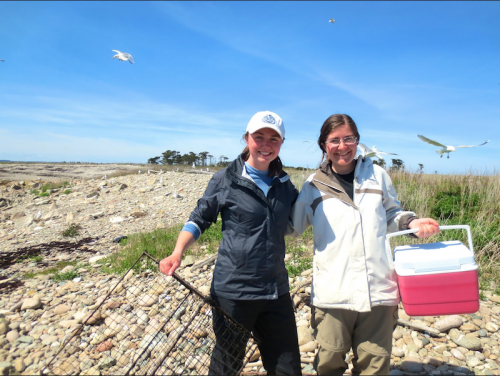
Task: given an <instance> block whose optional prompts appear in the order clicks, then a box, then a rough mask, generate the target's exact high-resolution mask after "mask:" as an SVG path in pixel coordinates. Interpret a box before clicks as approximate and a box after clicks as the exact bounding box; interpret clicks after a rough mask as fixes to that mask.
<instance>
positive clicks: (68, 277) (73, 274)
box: [50, 270, 80, 282]
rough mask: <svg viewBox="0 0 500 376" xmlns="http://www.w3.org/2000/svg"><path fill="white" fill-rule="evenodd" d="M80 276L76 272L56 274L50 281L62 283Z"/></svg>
mask: <svg viewBox="0 0 500 376" xmlns="http://www.w3.org/2000/svg"><path fill="white" fill-rule="evenodd" d="M79 276H80V275H79V274H78V273H77V272H76V271H74V270H72V271H70V272H66V273H56V274H54V275H53V276H52V277H50V279H51V280H53V281H56V282H61V281H68V280H71V279H73V278H76V277H79Z"/></svg>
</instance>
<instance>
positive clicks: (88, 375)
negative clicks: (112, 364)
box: [80, 366, 101, 376]
mask: <svg viewBox="0 0 500 376" xmlns="http://www.w3.org/2000/svg"><path fill="white" fill-rule="evenodd" d="M80 375H83V376H100V375H101V371H100V370H99V369H98V368H97V366H95V367H91V368H88V369H86V370H85V371H82V373H80Z"/></svg>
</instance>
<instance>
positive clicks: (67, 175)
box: [0, 162, 161, 181]
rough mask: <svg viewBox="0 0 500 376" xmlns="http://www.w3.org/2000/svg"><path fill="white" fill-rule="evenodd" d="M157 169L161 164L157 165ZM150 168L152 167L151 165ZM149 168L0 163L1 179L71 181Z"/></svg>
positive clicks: (138, 166) (112, 165) (135, 166)
mask: <svg viewBox="0 0 500 376" xmlns="http://www.w3.org/2000/svg"><path fill="white" fill-rule="evenodd" d="M156 167H157V168H156V169H157V170H159V169H160V168H161V166H160V167H159V166H156ZM149 168H152V167H151V166H149ZM139 170H141V171H146V172H147V170H148V166H147V165H140V164H119V163H110V164H104V163H103V164H91V163H90V164H83V163H21V162H4V163H0V180H8V181H24V180H36V179H38V178H40V180H42V181H64V180H67V181H70V180H72V179H73V180H85V179H98V178H99V179H100V178H102V177H103V176H104V175H107V176H108V177H110V176H113V175H119V174H123V173H127V172H136V173H137V172H138V171H139Z"/></svg>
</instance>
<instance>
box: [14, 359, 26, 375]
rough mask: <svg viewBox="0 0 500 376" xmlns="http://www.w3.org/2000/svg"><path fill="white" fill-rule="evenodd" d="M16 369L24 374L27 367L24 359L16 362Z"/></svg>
mask: <svg viewBox="0 0 500 376" xmlns="http://www.w3.org/2000/svg"><path fill="white" fill-rule="evenodd" d="M14 369H15V370H16V371H17V372H23V371H24V370H25V369H26V365H25V364H24V360H23V359H22V358H17V359H16V360H15V361H14Z"/></svg>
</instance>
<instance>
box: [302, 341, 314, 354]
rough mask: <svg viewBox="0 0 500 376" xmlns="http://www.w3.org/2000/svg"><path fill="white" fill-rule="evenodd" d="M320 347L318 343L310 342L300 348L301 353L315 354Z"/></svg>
mask: <svg viewBox="0 0 500 376" xmlns="http://www.w3.org/2000/svg"><path fill="white" fill-rule="evenodd" d="M317 347H318V343H317V342H316V341H309V342H307V343H306V344H304V345H302V346H300V351H301V352H314V350H316V348H317Z"/></svg>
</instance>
